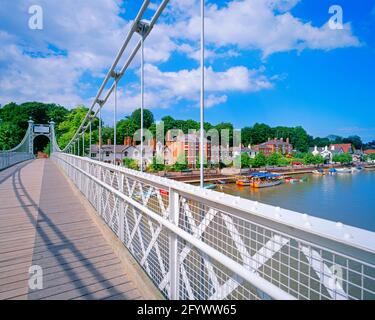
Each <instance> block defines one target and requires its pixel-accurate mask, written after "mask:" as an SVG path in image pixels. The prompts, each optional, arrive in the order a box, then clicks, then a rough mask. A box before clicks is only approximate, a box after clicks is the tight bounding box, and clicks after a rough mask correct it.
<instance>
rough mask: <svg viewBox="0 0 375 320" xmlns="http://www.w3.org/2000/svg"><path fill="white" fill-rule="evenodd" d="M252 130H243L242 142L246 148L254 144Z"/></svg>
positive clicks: (248, 128)
mask: <svg viewBox="0 0 375 320" xmlns="http://www.w3.org/2000/svg"><path fill="white" fill-rule="evenodd" d="M251 134H252V128H251V127H244V128H242V130H241V142H242V144H243V145H244V146H248V145H249V144H251V143H252V139H251V137H252V135H251Z"/></svg>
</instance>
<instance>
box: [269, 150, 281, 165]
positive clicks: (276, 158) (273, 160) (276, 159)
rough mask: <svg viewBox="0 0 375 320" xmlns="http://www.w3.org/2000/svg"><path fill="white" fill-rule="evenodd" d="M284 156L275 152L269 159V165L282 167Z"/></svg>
mask: <svg viewBox="0 0 375 320" xmlns="http://www.w3.org/2000/svg"><path fill="white" fill-rule="evenodd" d="M282 157H283V156H282V155H281V154H280V153H279V152H273V153H272V154H270V155H269V156H268V157H267V164H268V165H269V166H278V165H280V162H281V159H282Z"/></svg>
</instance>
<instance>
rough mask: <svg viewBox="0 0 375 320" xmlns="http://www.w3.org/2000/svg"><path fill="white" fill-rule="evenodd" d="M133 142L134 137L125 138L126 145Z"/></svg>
mask: <svg viewBox="0 0 375 320" xmlns="http://www.w3.org/2000/svg"><path fill="white" fill-rule="evenodd" d="M131 144H132V138H131V137H129V136H127V137H125V138H124V145H125V146H130V145H131Z"/></svg>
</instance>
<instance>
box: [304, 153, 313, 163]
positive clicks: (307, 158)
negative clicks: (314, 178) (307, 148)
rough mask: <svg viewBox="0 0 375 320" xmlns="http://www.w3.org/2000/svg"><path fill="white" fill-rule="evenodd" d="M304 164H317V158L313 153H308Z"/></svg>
mask: <svg viewBox="0 0 375 320" xmlns="http://www.w3.org/2000/svg"><path fill="white" fill-rule="evenodd" d="M303 162H304V163H305V164H315V157H314V155H313V154H312V153H310V152H308V153H306V154H305V156H304V158H303Z"/></svg>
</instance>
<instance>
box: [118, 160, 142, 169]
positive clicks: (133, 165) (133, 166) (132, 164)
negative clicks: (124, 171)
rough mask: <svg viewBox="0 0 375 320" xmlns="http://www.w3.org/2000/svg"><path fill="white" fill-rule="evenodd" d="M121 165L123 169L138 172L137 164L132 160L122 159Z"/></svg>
mask: <svg viewBox="0 0 375 320" xmlns="http://www.w3.org/2000/svg"><path fill="white" fill-rule="evenodd" d="M122 163H123V164H124V167H125V168H129V169H133V170H138V163H137V161H135V160H134V159H131V158H124V159H122Z"/></svg>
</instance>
